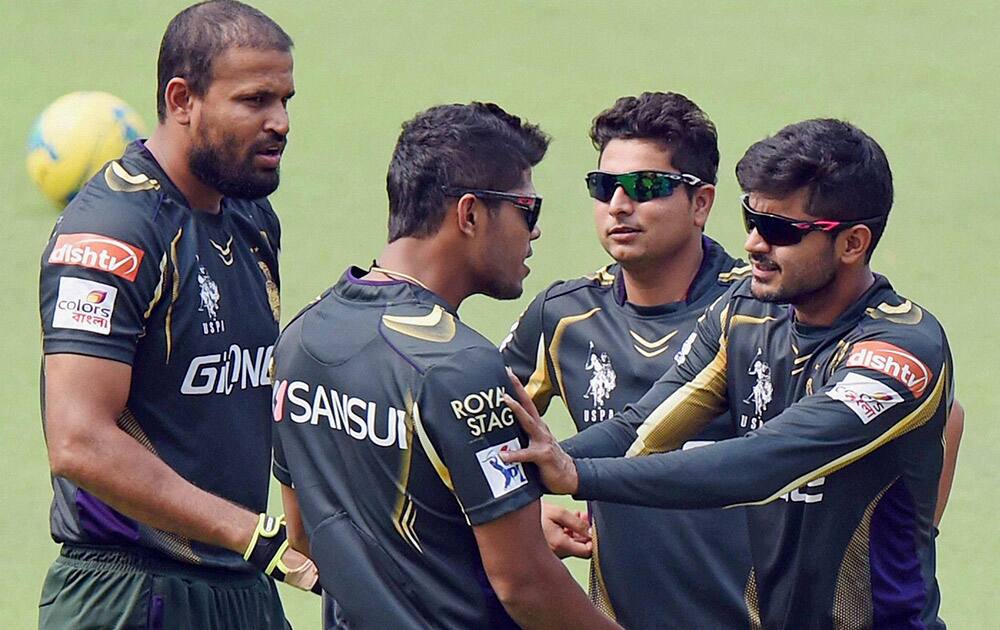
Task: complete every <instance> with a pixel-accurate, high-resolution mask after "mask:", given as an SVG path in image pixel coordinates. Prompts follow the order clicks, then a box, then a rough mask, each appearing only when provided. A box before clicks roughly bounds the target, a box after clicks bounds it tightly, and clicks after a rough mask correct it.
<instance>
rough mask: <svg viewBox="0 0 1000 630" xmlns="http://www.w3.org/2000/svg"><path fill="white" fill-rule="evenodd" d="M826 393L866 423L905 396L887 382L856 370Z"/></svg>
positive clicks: (901, 400)
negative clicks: (858, 372)
mask: <svg viewBox="0 0 1000 630" xmlns="http://www.w3.org/2000/svg"><path fill="white" fill-rule="evenodd" d="M826 395H827V396H829V397H830V398H832V399H834V400H839V401H840V402H842V403H844V404H845V405H847V407H848V408H849V409H850V410H851V411H853V412H854V413H855V415H857V416H858V417H859V418H861V422H862V423H864V424H868V423H869V422H871V421H872V420H874V419H875V418H877V417H878V416H879V415H880V414H882V413H883V412H885V411H886V410H888V409H889V408H891V407H893V406H894V405H897V404H899V403H901V402H903V397H902V396H900V395H899V394H898V393H896V391H895V390H894V389H892V388H891V387H889V386H888V385H886V384H885V383H881V382H879V381H876V380H875V379H873V378H870V377H867V376H865V375H864V374H857V373H855V372H850V373H848V374H847V376H845V377H844V380H842V381H840V382H839V383H837V384H836V385H834V386H833V389H831V390H829V391H827V392H826Z"/></svg>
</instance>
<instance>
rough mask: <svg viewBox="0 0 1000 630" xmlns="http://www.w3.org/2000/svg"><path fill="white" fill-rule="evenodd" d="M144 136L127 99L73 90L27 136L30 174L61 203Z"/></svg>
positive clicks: (52, 106) (45, 192)
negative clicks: (126, 147)
mask: <svg viewBox="0 0 1000 630" xmlns="http://www.w3.org/2000/svg"><path fill="white" fill-rule="evenodd" d="M144 134H145V126H144V125H143V123H142V119H141V118H140V117H139V115H138V114H136V113H135V110H133V109H132V108H131V107H129V105H128V103H126V102H125V101H123V100H121V99H120V98H118V97H117V96H114V95H112V94H108V93H107V92H72V93H70V94H66V95H65V96H61V97H59V98H58V99H56V100H55V101H54V102H53V103H52V104H51V105H49V106H48V107H46V108H45V111H43V112H42V113H41V114H40V115H39V116H38V119H37V120H36V121H35V124H34V127H33V128H32V131H31V136H30V137H29V138H28V160H27V163H28V175H30V176H31V179H32V181H34V182H35V184H36V185H37V186H38V188H39V190H41V191H42V193H43V194H44V195H45V196H46V197H48V198H49V199H50V200H52V201H53V202H54V203H56V204H57V205H59V206H60V207H62V206H64V205H66V204H67V203H69V200H70V199H72V198H73V196H74V195H76V193H77V192H79V190H80V187H81V186H83V184H84V183H86V182H87V180H88V179H90V178H91V177H92V176H93V175H94V173H96V172H97V171H98V170H100V168H101V166H103V165H104V164H106V163H107V162H109V161H111V160H114V159H116V158H118V157H120V156H121V154H122V153H123V152H124V150H125V146H126V145H127V144H128V143H129V142H132V141H133V140H135V139H137V138H139V137H142V136H143V135H144Z"/></svg>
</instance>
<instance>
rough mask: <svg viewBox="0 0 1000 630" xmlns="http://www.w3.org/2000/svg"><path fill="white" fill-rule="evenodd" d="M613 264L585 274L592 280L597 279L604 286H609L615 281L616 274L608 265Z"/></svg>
mask: <svg viewBox="0 0 1000 630" xmlns="http://www.w3.org/2000/svg"><path fill="white" fill-rule="evenodd" d="M610 266H611V265H605V266H603V267H601V268H600V269H598V270H597V271H595V272H594V273H593V274H592V275H589V276H584V277H586V278H589V279H590V280H594V281H596V282H597V283H598V284H600V285H601V286H602V287H608V286H611V285H612V284H614V283H615V275H614V274H613V273H611V272H609V271H608V267H610Z"/></svg>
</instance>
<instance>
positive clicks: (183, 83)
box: [163, 77, 195, 126]
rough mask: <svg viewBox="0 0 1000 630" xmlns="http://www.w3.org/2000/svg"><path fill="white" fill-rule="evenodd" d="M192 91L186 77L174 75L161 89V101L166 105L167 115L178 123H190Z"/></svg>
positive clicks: (192, 102) (184, 124)
mask: <svg viewBox="0 0 1000 630" xmlns="http://www.w3.org/2000/svg"><path fill="white" fill-rule="evenodd" d="M194 96H195V95H194V92H193V91H192V90H191V86H189V85H188V82H187V80H186V79H182V78H181V77H174V78H173V79H170V81H168V82H167V87H166V88H164V90H163V101H164V104H165V105H166V107H167V117H168V118H170V119H172V120H174V121H176V122H177V123H178V124H180V125H183V126H187V125H189V124H190V123H191V109H192V108H193V107H194V100H195V98H194Z"/></svg>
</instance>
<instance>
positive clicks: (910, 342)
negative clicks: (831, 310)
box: [848, 293, 949, 366]
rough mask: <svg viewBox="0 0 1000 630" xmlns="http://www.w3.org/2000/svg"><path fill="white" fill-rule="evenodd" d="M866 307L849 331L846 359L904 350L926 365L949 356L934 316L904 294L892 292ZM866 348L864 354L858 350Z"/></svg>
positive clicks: (855, 359) (867, 357) (943, 360)
mask: <svg viewBox="0 0 1000 630" xmlns="http://www.w3.org/2000/svg"><path fill="white" fill-rule="evenodd" d="M882 298H883V299H880V300H877V301H874V302H873V303H872V304H871V305H870V306H868V308H866V309H865V312H864V315H863V316H862V317H861V320H860V321H859V322H858V325H857V327H856V328H855V329H854V331H852V333H853V334H852V335H851V341H852V344H851V352H850V354H849V355H848V361H852V360H853V361H854V362H858V361H865V360H867V361H872V360H875V358H876V355H879V354H881V355H884V356H885V357H886V358H891V357H893V356H897V355H899V357H900V358H902V359H905V358H906V357H904V356H902V354H899V353H904V354H908V355H911V357H910V358H917V359H920V361H922V362H925V363H927V364H928V365H936V366H940V365H942V364H943V363H944V362H945V361H946V360H947V358H948V355H949V350H948V341H947V338H946V336H945V332H944V329H943V328H942V326H941V324H940V322H938V320H937V318H936V317H935V316H934V315H933V314H932V313H931V312H930V311H928V310H927V309H925V308H923V307H921V306H920V305H918V304H916V303H915V302H912V301H910V300H908V299H906V298H905V297H903V296H901V295H898V294H895V293H891V294H890V295H887V296H882ZM862 350H864V351H865V352H867V354H865V356H864V357H862V356H861V353H860V351H862Z"/></svg>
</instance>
